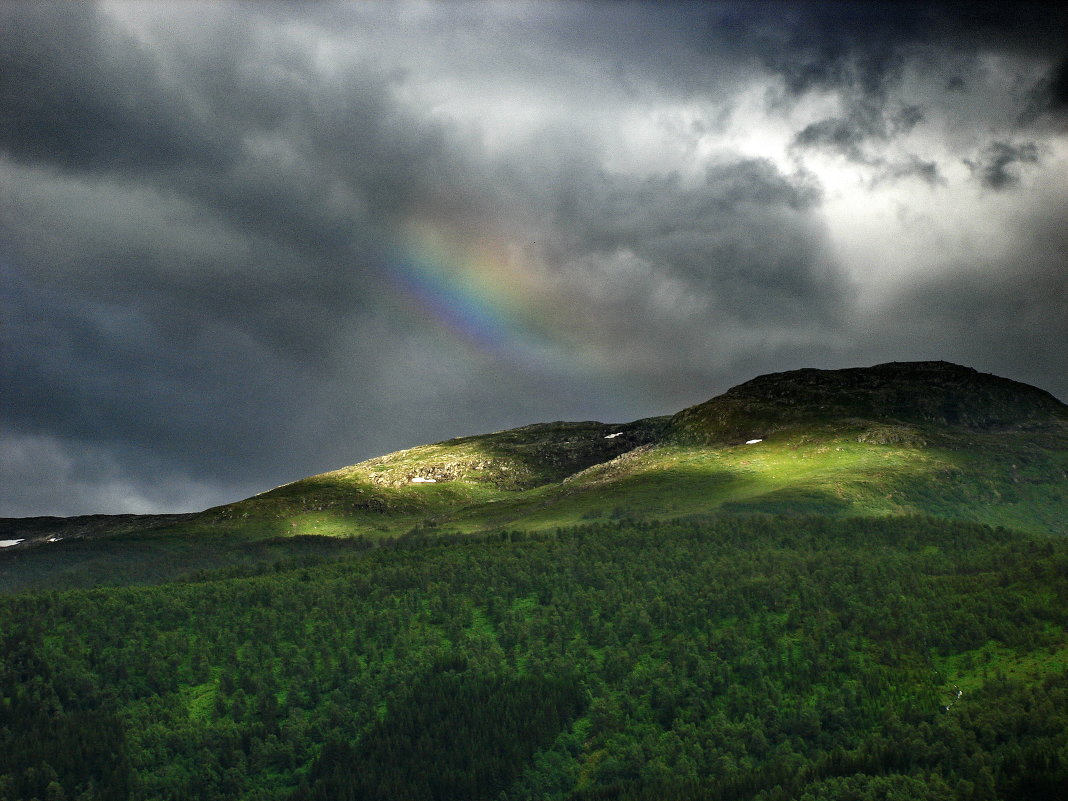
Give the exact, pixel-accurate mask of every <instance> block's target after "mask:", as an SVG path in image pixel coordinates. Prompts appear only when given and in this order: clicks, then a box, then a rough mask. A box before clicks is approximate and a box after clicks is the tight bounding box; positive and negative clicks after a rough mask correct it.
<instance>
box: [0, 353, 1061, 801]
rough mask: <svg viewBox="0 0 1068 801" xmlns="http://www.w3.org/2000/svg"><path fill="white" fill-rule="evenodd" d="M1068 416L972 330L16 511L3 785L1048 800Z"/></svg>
mask: <svg viewBox="0 0 1068 801" xmlns="http://www.w3.org/2000/svg"><path fill="white" fill-rule="evenodd" d="M1066 427H1068V421H1066V417H1065V407H1064V406H1063V405H1062V404H1060V403H1059V402H1058V401H1057V400H1056V399H1054V398H1052V397H1051V396H1049V395H1048V394H1047V393H1044V392H1042V391H1041V390H1037V389H1035V388H1033V387H1028V386H1026V385H1022V384H1017V383H1015V382H1011V381H1007V380H1005V379H1001V378H997V377H994V376H988V375H983V374H980V373H977V372H975V371H974V370H969V369H967V368H963V367H958V366H955V365H950V364H945V363H940V362H924V363H915V364H890V365H879V366H876V367H872V368H864V369H858V370H838V371H813V370H800V371H793V372H788V373H779V374H775V375H771V376H762V377H760V378H757V379H754V380H753V381H750V382H747V383H745V384H742V385H740V386H738V387H735V388H733V389H731V390H729V391H728V392H726V393H724V394H723V395H720V396H718V397H717V398H713V399H711V400H709V401H707V402H705V403H702V404H699V405H697V406H694V407H692V408H689V409H685V410H683V411H681V412H679V413H678V414H676V415H673V416H670V417H659V418H652V419H648V420H639V421H636V422H633V423H628V424H621V425H609V424H603V423H595V422H586V423H548V424H540V425H533V426H526V427H523V428H519V429H515V430H511V431H502V432H497V433H493V434H485V435H480V436H474V437H463V438H458V439H454V440H449V441H447V442H442V443H437V444H434V445H426V446H422V447H419V448H413V449H410V450H406V451H401V452H398V453H394V454H389V455H387V456H383V457H379V458H377V459H372V460H369V461H367V462H363V463H361V464H358V465H353V466H351V467H347V468H343V469H341V470H337V471H332V472H330V473H324V474H322V475H319V476H313V477H311V478H307V479H303V480H301V481H297V482H294V483H292V484H288V485H286V486H284V487H279V488H277V489H274V490H271V491H268V492H265V493H262V494H261V495H258V496H255V497H253V498H249V499H246V500H244V501H241V502H238V503H236V504H230V505H227V506H222V507H218V508H215V509H210V510H207V511H206V512H203V513H200V514H195V515H176V516H154V517H147V518H138V517H133V516H118V517H106V516H93V517H84V518H74V519H69V520H63V519H57V518H31V519H24V520H15V521H6V523H5V528H4V529H3V533H0V538H5V539H8V538H9V539H25V540H26V541H25V542H24V543H22V544H20V545H16V546H14V547H10V548H6V549H3V551H2V553H0V587H3V589H4V590H5V592H2V593H0V720H2V721H3V725H2V726H0V798H10V799H33V798H40V799H47V798H71V799H73V798H79V799H84V800H85V801H150V799H157V800H158V801H164V800H166V801H185V799H204V800H205V801H207V800H208V799H212V800H216V799H248V800H249V801H251V800H252V799H255V800H256V801H313V800H318V799H324V801H325V799H329V800H330V801H345V800H346V799H361V800H362V801H369V800H370V799H382V800H383V801H385V799H395V798H410V799H434V798H464V799H472V801H475V800H476V799H484V800H485V801H500V799H506V801H533V799H540V800H541V801H544V799H551V801H594V799H620V800H621V801H622V800H623V799H630V800H633V801H639V800H640V801H670V800H672V799H677V800H678V801H703V800H705V799H717V801H719V800H721V799H735V800H736V801H787V800H788V799H798V801H855V800H856V799H869V798H870V799H895V798H901V799H910V800H912V799H915V801H996V799H1009V798H1012V799H1020V800H1021V801H1052V799H1059V798H1061V797H1063V791H1064V787H1065V786H1068V603H1066V602H1065V601H1066V600H1068V538H1066V537H1064V536H1063V534H1064V528H1063V526H1064V523H1063V521H1064V520H1065V519H1068V514H1066V511H1068V509H1066V501H1065V485H1066V476H1065V468H1066V466H1068V465H1066V453H1068V447H1066V445H1068V442H1066ZM986 523H1002V524H1006V523H1007V524H1008V525H1009V526H1010V527H1000V526H993V525H987V524H986ZM16 534H17V535H18V536H15V535H16ZM294 534H301V535H304V536H293V535H294ZM314 534H319V535H320V536H310V535H314ZM324 534H330V535H331V536H322V535H324ZM116 585H132V586H116ZM79 588H81V589H79ZM40 590H49V591H44V592H42V591H40Z"/></svg>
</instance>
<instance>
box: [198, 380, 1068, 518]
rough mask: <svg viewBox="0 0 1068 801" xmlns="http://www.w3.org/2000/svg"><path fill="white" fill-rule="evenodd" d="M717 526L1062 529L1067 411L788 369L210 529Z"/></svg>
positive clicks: (292, 492) (1023, 389)
mask: <svg viewBox="0 0 1068 801" xmlns="http://www.w3.org/2000/svg"><path fill="white" fill-rule="evenodd" d="M754 440H756V441H755V442H754ZM710 512H734V513H737V512H766V513H767V512H770V513H776V514H781V513H793V514H805V513H818V514H833V515H836V516H843V515H855V514H864V515H870V514H907V513H916V512H922V513H930V514H936V515H941V516H945V517H954V518H961V519H967V520H976V521H980V522H986V523H993V524H1000V525H1008V526H1013V527H1016V528H1023V529H1028V530H1035V531H1044V530H1056V531H1060V532H1068V527H1066V526H1068V523H1066V521H1068V514H1066V512H1068V407H1066V406H1065V405H1064V404H1062V403H1060V401H1058V400H1057V399H1056V398H1054V397H1053V396H1052V395H1050V394H1049V393H1047V392H1044V391H1043V390H1040V389H1037V388H1035V387H1031V386H1028V385H1026V384H1021V383H1018V382H1015V381H1010V380H1008V379H1004V378H999V377H997V376H993V375H988V374H983V373H979V372H977V371H975V370H973V369H970V368H967V367H960V366H958V365H954V364H949V363H947V362H912V363H891V364H883V365H877V366H875V367H870V368H858V369H848V370H796V371H791V372H786V373H776V374H772V375H765V376H761V377H759V378H755V379H753V380H752V381H748V382H746V383H744V384H741V385H739V386H737V387H734V388H733V389H731V390H728V391H727V392H725V393H724V394H722V395H720V396H718V397H715V398H712V399H711V400H709V401H707V402H705V403H702V404H699V405H697V406H693V407H691V408H689V409H685V410H683V411H681V412H679V413H677V414H675V415H673V416H671V417H659V418H650V419H646V420H638V421H636V422H632V423H626V424H619V425H611V424H603V423H596V422H586V423H548V424H541V425H532V426H526V427H523V428H518V429H514V430H511V431H503V432H498V433H495V434H486V435H481V436H473V437H461V438H458V439H454V440H449V441H447V442H440V443H437V444H434V445H426V446H421V447H418V448H412V449H409V450H405V451H399V452H397V453H393V454H389V455H387V456H382V457H379V458H376V459H371V460H369V461H366V462H362V463H360V464H357V465H353V466H351V467H346V468H342V469H340V470H335V471H332V472H329V473H324V474H321V475H318V476H313V477H311V478H308V479H304V480H302V481H297V482H294V483H292V484H288V485H286V486H284V487H279V488H277V489H275V490H272V491H270V492H266V493H263V494H262V495H258V496H256V497H254V498H250V499H248V500H245V501H242V502H240V503H237V504H233V505H230V506H225V507H221V508H219V509H215V510H210V511H209V512H207V513H206V516H207V517H209V518H211V519H214V520H215V521H217V522H219V523H224V522H227V521H234V520H250V519H251V520H260V521H261V522H266V521H270V520H277V521H280V522H281V526H280V533H287V532H286V531H285V527H286V526H288V527H289V529H290V532H299V533H326V534H343V533H344V532H345V531H347V530H351V528H352V527H353V526H355V527H357V528H358V529H359V530H360V531H362V532H365V533H370V534H384V535H398V534H401V533H404V532H405V531H407V530H409V529H410V528H412V527H413V526H422V527H430V528H436V529H438V530H447V531H456V532H460V533H473V532H479V531H488V530H493V529H497V528H501V527H518V528H521V529H526V530H532V529H541V528H551V527H554V526H559V525H571V524H575V523H579V522H582V521H588V520H593V519H598V518H602V517H611V516H616V517H619V516H636V517H640V518H643V519H667V518H673V517H678V516H682V515H687V514H700V513H710Z"/></svg>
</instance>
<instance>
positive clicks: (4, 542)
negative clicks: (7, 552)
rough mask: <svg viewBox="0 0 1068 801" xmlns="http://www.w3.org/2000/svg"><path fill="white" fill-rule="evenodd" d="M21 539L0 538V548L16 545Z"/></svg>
mask: <svg viewBox="0 0 1068 801" xmlns="http://www.w3.org/2000/svg"><path fill="white" fill-rule="evenodd" d="M20 542H22V540H0V548H10V547H11V546H12V545H18V544H19V543H20Z"/></svg>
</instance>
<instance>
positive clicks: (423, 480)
mask: <svg viewBox="0 0 1068 801" xmlns="http://www.w3.org/2000/svg"><path fill="white" fill-rule="evenodd" d="M412 483H413V484H437V483H438V480H437V479H436V478H423V477H422V476H416V477H415V478H413V479H412Z"/></svg>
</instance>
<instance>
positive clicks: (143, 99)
mask: <svg viewBox="0 0 1068 801" xmlns="http://www.w3.org/2000/svg"><path fill="white" fill-rule="evenodd" d="M0 24H2V26H3V36H2V37H0V99H2V102H3V107H4V113H3V115H0V147H2V148H4V150H6V152H7V153H8V154H9V155H10V156H11V157H13V158H15V159H19V160H22V161H33V162H45V163H49V162H51V163H55V164H57V165H59V166H62V167H73V168H79V169H95V170H104V169H123V168H127V169H130V168H136V169H138V170H144V169H153V168H164V167H168V166H174V165H177V164H191V163H193V164H199V165H203V166H205V167H209V168H218V167H220V166H222V165H224V164H225V163H227V161H229V159H230V158H232V156H233V152H232V150H231V148H230V147H228V143H226V142H225V140H224V138H223V137H222V136H220V135H219V134H218V133H217V132H214V131H212V130H211V128H210V127H209V126H208V120H205V119H204V118H203V117H201V116H200V115H199V114H198V113H197V112H196V111H195V109H194V108H193V107H192V106H191V105H190V104H189V103H188V102H187V98H186V97H184V96H183V94H182V93H181V91H180V90H179V88H178V87H174V86H168V85H166V84H165V83H164V81H163V78H162V76H161V75H160V72H159V69H158V65H157V64H156V63H155V61H154V59H153V57H152V55H151V54H150V53H146V52H144V51H143V50H142V49H141V48H140V47H138V46H137V44H136V42H135V41H134V40H133V39H132V38H131V37H130V36H128V35H125V34H124V33H122V32H121V31H120V30H118V29H117V27H116V26H114V25H110V24H108V23H107V21H106V20H105V19H102V18H101V17H100V15H99V14H98V13H97V12H96V10H95V9H94V8H93V6H91V5H90V4H88V3H74V4H63V5H52V4H40V5H32V6H31V5H28V4H8V5H6V6H5V7H4V8H3V9H2V10H0Z"/></svg>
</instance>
